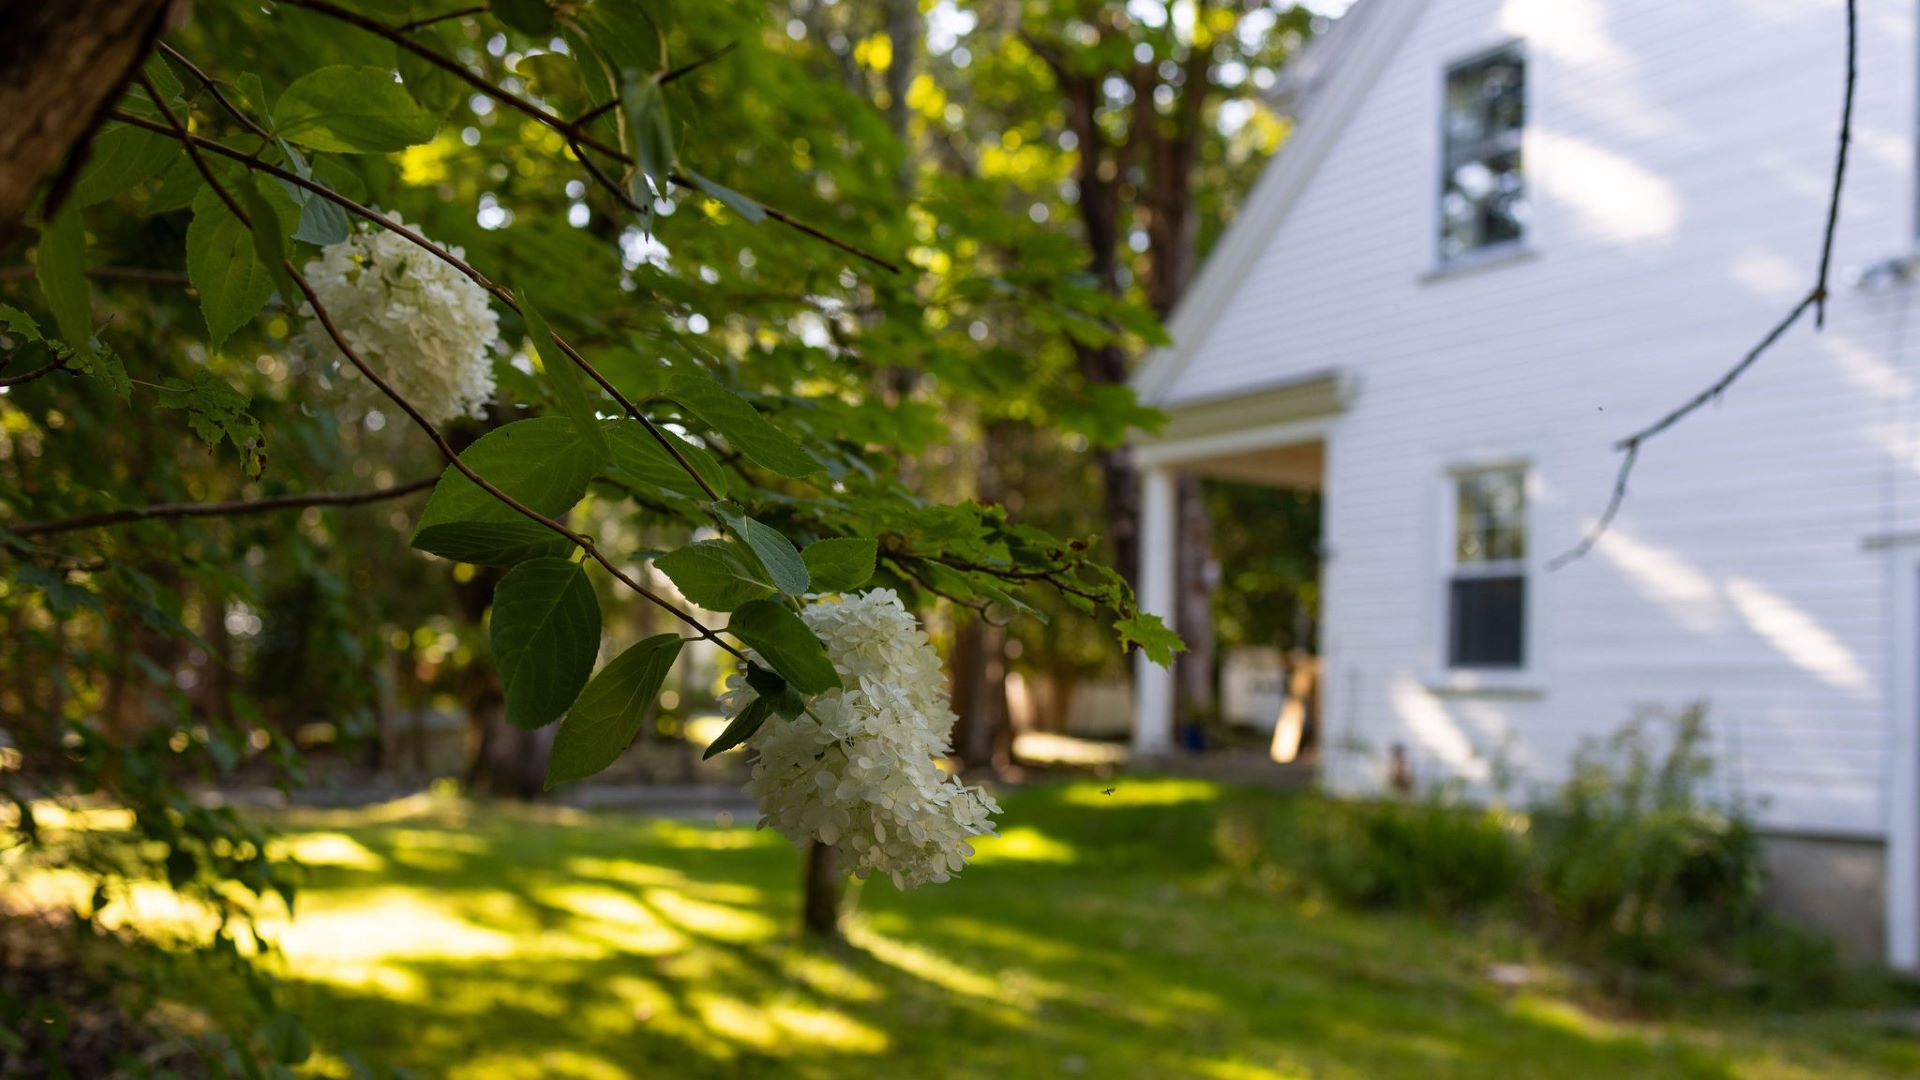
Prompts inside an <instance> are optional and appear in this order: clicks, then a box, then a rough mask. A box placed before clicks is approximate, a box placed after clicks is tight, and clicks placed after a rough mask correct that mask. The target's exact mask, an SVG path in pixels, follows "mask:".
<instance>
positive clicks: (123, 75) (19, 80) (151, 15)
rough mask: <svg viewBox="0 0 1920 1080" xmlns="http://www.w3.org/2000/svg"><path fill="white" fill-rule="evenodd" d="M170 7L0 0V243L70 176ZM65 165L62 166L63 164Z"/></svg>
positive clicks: (127, 0)
mask: <svg viewBox="0 0 1920 1080" xmlns="http://www.w3.org/2000/svg"><path fill="white" fill-rule="evenodd" d="M185 6H186V5H184V4H178V5H177V4H176V3H175V0H60V2H57V3H50V2H48V0H0V27H5V28H6V29H5V32H4V33H0V241H4V240H5V239H6V235H7V234H9V233H11V232H12V231H13V229H14V228H16V227H17V226H18V225H19V222H20V219H21V216H22V215H24V214H25V213H26V209H27V204H28V203H29V202H30V201H31V200H32V198H33V195H34V192H36V191H38V190H39V189H40V186H41V185H42V184H43V183H45V182H46V181H47V180H48V179H49V178H55V189H52V190H54V191H55V192H56V193H57V191H58V190H59V189H63V188H64V187H65V185H66V184H67V183H70V182H71V179H72V177H73V176H75V175H77V167H78V165H79V164H80V163H81V158H80V157H72V158H71V161H70V155H71V154H72V152H73V150H74V149H75V148H76V147H79V146H82V145H83V144H84V143H85V141H86V139H87V137H88V136H89V135H91V134H92V133H93V130H94V128H95V127H97V126H99V123H100V120H101V118H102V117H103V116H104V114H105V110H106V108H107V107H108V106H109V105H110V104H111V103H112V101H113V100H114V98H116V97H117V96H118V95H119V93H120V90H121V88H122V87H124V86H125V85H126V83H127V80H128V79H129V78H130V77H131V76H132V74H133V72H134V71H135V69H136V68H138V66H139V64H140V62H141V60H142V59H143V58H145V56H146V55H147V51H148V50H149V49H151V48H152V46H153V42H154V41H155V40H156V39H158V38H159V36H160V34H161V32H162V31H163V30H164V29H165V28H166V25H167V23H168V20H169V18H171V17H172V15H173V14H174V12H175V10H176V8H178V10H179V11H181V12H184V10H185ZM63 163H67V164H65V165H63Z"/></svg>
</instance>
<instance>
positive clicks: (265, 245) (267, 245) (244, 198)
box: [234, 183, 299, 297]
mask: <svg viewBox="0 0 1920 1080" xmlns="http://www.w3.org/2000/svg"><path fill="white" fill-rule="evenodd" d="M281 193H282V194H285V192H284V191H282V192H281ZM234 194H235V195H238V196H239V198H240V205H241V206H242V207H244V208H245V209H246V211H247V223H248V229H249V231H250V233H251V234H252V236H253V253H254V255H255V256H257V257H258V258H259V260H260V265H261V267H262V268H264V269H265V270H266V272H267V278H268V279H269V280H270V281H272V282H273V287H274V288H275V289H276V290H278V291H279V293H280V295H281V296H283V297H287V296H294V295H297V291H296V290H295V288H294V285H293V277H292V275H290V274H288V273H287V234H288V233H289V232H291V231H293V229H294V228H296V227H298V225H299V216H298V211H297V210H296V211H295V215H294V220H293V222H292V223H291V224H288V223H286V222H285V221H284V220H283V219H282V218H281V216H280V213H279V211H277V210H275V209H274V207H273V204H271V203H269V202H268V201H267V197H266V196H265V195H263V194H261V193H260V187H259V185H257V184H250V183H249V184H240V185H238V186H237V187H235V188H234Z"/></svg>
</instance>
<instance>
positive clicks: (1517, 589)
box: [1447, 575, 1527, 668]
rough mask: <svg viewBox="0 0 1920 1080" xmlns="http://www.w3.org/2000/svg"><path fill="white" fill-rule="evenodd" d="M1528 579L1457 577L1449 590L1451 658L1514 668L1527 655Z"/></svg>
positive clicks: (1460, 663)
mask: <svg viewBox="0 0 1920 1080" xmlns="http://www.w3.org/2000/svg"><path fill="white" fill-rule="evenodd" d="M1526 598H1527V579H1526V578H1523V577H1520V576H1518V575H1514V576H1511V577H1466V578H1455V579H1454V580H1453V582H1452V588H1451V590H1450V591H1449V596H1448V600H1449V611H1448V618H1447V624H1448V625H1447V663H1448V665H1449V666H1451V667H1457V668H1513V667H1519V666H1520V665H1521V664H1522V663H1523V662H1524V661H1525V659H1526V657H1525V654H1524V642H1525V641H1526V607H1527V605H1526Z"/></svg>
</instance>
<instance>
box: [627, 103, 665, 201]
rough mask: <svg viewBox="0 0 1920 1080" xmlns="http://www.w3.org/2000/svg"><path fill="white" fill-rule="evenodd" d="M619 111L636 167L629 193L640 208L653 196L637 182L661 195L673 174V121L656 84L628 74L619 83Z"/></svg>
mask: <svg viewBox="0 0 1920 1080" xmlns="http://www.w3.org/2000/svg"><path fill="white" fill-rule="evenodd" d="M620 108H621V110H622V111H623V112H625V114H626V118H627V128H626V131H627V136H628V139H629V140H630V142H631V144H632V148H633V161H634V164H635V165H637V166H638V167H639V172H638V173H636V174H635V178H634V181H633V183H632V184H631V185H630V193H631V194H632V195H633V198H634V201H635V202H638V203H640V204H641V205H642V206H645V205H648V204H649V203H650V202H651V201H652V199H653V192H651V191H648V190H647V189H646V185H644V184H642V183H641V182H640V180H639V177H640V176H645V177H646V178H647V179H648V180H651V181H653V191H657V192H660V193H661V194H663V195H664V194H665V193H666V192H667V191H668V190H669V185H670V183H671V181H669V180H668V179H667V175H668V174H669V173H671V172H672V171H673V121H672V120H671V119H670V118H669V117H668V116H667V100H666V95H665V94H663V93H661V91H660V83H659V81H658V80H657V79H656V78H654V76H652V75H649V74H644V73H642V72H639V71H634V70H630V71H628V72H627V73H626V77H625V78H624V79H622V80H621V83H620Z"/></svg>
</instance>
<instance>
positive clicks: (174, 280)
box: [0, 266, 192, 285]
mask: <svg viewBox="0 0 1920 1080" xmlns="http://www.w3.org/2000/svg"><path fill="white" fill-rule="evenodd" d="M35 273H36V271H35V270H34V268H33V267H31V266H0V281H28V280H31V279H32V278H33V276H34V274H35ZM87 276H88V277H90V278H92V279H94V280H95V281H126V282H132V283H134V284H138V285H191V284H192V280H191V279H189V278H188V277H187V275H186V274H185V273H184V272H183V271H179V270H149V269H147V268H146V267H142V266H90V267H88V268H87Z"/></svg>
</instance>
